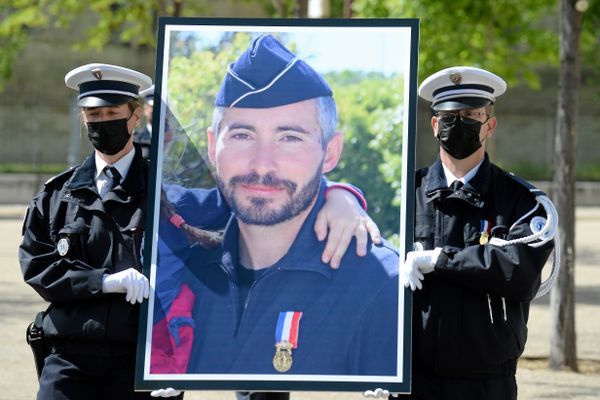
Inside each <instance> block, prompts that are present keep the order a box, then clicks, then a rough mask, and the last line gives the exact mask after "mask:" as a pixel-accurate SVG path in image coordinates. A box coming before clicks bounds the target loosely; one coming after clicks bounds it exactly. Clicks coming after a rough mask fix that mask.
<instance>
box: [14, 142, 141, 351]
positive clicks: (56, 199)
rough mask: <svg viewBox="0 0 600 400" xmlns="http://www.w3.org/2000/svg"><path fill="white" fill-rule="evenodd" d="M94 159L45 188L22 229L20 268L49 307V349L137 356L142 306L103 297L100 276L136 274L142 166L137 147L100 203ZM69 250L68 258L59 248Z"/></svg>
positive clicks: (116, 297) (116, 296) (111, 296)
mask: <svg viewBox="0 0 600 400" xmlns="http://www.w3.org/2000/svg"><path fill="white" fill-rule="evenodd" d="M95 174H96V166H95V161H94V156H93V155H91V156H90V157H88V158H87V159H86V160H85V161H84V162H83V163H82V164H81V165H80V166H79V167H76V168H73V169H71V170H69V171H66V172H64V173H63V174H61V175H59V176H57V177H55V178H53V179H52V180H50V181H49V182H47V183H46V184H45V186H44V188H43V190H42V191H41V192H39V193H38V194H37V195H36V196H35V197H34V198H33V200H32V202H31V204H30V206H29V208H28V210H27V216H26V217H25V221H24V224H23V241H22V243H21V246H20V248H19V261H20V263H21V270H22V272H23V277H24V279H25V282H27V283H28V284H29V285H31V286H32V287H33V288H34V289H35V290H36V292H38V293H39V294H40V296H42V298H43V299H44V300H46V301H48V302H50V307H49V308H48V311H47V313H46V316H45V318H44V321H43V325H44V334H45V336H46V338H47V339H48V340H49V341H50V343H54V344H56V345H63V346H68V347H69V349H70V350H72V351H79V352H91V353H95V354H110V353H111V352H112V351H113V350H114V349H115V348H114V346H117V347H119V346H120V345H122V346H123V348H124V349H127V351H134V350H135V341H136V339H137V330H138V329H137V327H138V314H139V305H131V304H129V303H128V302H126V301H125V299H124V295H123V294H104V293H102V276H103V275H104V274H111V273H115V272H119V271H123V270H126V269H128V268H137V269H138V270H141V263H140V244H141V241H142V235H143V222H144V208H145V201H146V200H145V194H146V176H147V165H146V162H145V161H144V160H143V159H142V157H141V154H140V151H139V148H138V149H136V153H135V157H134V159H133V162H132V163H131V167H130V169H129V172H128V173H127V176H126V177H125V178H124V180H123V182H122V183H121V184H120V185H118V186H117V187H116V188H115V189H113V191H112V192H110V193H108V194H107V195H106V197H105V199H104V201H102V199H101V198H100V196H99V195H98V192H97V189H96V183H95V179H94V177H95ZM61 239H63V243H65V241H66V243H68V248H67V251H66V254H63V255H61V254H60V253H59V251H58V249H57V246H58V243H59V241H61Z"/></svg>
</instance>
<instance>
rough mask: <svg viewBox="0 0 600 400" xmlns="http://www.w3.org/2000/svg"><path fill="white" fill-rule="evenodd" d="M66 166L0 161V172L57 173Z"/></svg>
mask: <svg viewBox="0 0 600 400" xmlns="http://www.w3.org/2000/svg"><path fill="white" fill-rule="evenodd" d="M67 167H68V165H67V164H23V163H19V164H13V163H0V173H2V174H6V173H9V174H12V173H14V174H41V175H57V174H59V173H60V172H62V171H64V170H66V169H67Z"/></svg>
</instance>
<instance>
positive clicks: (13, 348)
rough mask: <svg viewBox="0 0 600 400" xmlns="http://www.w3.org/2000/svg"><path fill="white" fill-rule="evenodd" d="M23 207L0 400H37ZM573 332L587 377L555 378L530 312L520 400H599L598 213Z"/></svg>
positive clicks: (2, 283) (12, 266)
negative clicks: (23, 268) (23, 269)
mask: <svg viewBox="0 0 600 400" xmlns="http://www.w3.org/2000/svg"><path fill="white" fill-rule="evenodd" d="M24 209H25V207H24V206H14V207H8V206H3V207H0V265H2V274H1V275H0V337H1V338H2V340H1V341H0V365H2V370H3V372H2V374H0V388H2V389H1V390H0V399H16V400H20V399H33V398H35V393H36V388H37V380H36V375H35V369H34V366H33V359H32V355H31V351H30V349H29V347H28V346H27V344H26V343H25V332H24V331H25V326H26V325H27V323H28V322H29V321H30V320H31V318H32V317H33V316H34V315H35V313H36V312H37V311H38V310H40V309H42V308H43V307H44V303H43V302H42V301H41V299H40V298H39V296H37V294H36V293H35V292H34V291H33V290H32V289H31V288H30V287H28V286H27V285H25V284H24V283H23V280H22V278H21V273H20V269H19V264H18V261H17V248H18V245H19V242H20V226H21V220H20V218H21V216H22V214H23V212H24ZM576 231H577V233H576V235H577V236H576V242H577V254H576V260H577V261H576V270H575V283H576V302H577V305H576V329H577V348H578V355H579V358H580V360H581V365H582V367H583V369H585V370H586V371H588V372H586V373H577V374H576V373H571V372H553V371H549V370H547V369H545V368H543V365H544V364H543V361H542V362H538V361H537V359H538V358H544V357H547V356H548V351H549V350H548V349H549V326H550V317H549V306H548V296H545V297H544V298H541V299H539V300H537V301H535V303H534V304H533V306H532V310H531V316H530V323H529V341H528V342H527V348H526V350H525V357H526V358H525V362H524V363H522V364H521V366H520V368H519V371H518V374H517V377H518V383H519V393H520V396H519V398H520V399H521V400H530V399H531V400H532V399H536V400H537V399H576V400H588V399H589V400H591V399H596V400H598V399H600V368H599V367H598V366H599V365H600V333H598V332H600V246H599V245H598V244H597V243H598V242H597V237H598V235H599V234H600V208H580V209H578V210H577V225H576ZM233 398H234V396H233V393H231V392H193V393H192V392H188V393H187V394H186V399H188V400H200V399H204V400H213V399H214V400H216V399H233ZM292 398H293V400H316V399H328V400H337V399H342V398H343V399H357V400H358V399H362V398H363V397H362V395H360V394H357V393H317V392H315V393H306V392H297V393H294V394H293V395H292Z"/></svg>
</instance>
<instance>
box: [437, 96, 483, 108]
mask: <svg viewBox="0 0 600 400" xmlns="http://www.w3.org/2000/svg"><path fill="white" fill-rule="evenodd" d="M490 103H491V100H489V99H484V98H482V97H458V98H452V99H448V100H441V101H439V102H437V103H435V104H433V105H432V106H431V109H432V110H434V111H451V110H468V109H472V108H480V107H484V106H487V105H488V104H490Z"/></svg>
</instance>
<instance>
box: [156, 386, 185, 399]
mask: <svg viewBox="0 0 600 400" xmlns="http://www.w3.org/2000/svg"><path fill="white" fill-rule="evenodd" d="M180 394H181V390H175V389H173V388H166V389H158V390H153V391H152V392H150V396H152V397H175V396H179V395H180Z"/></svg>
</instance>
